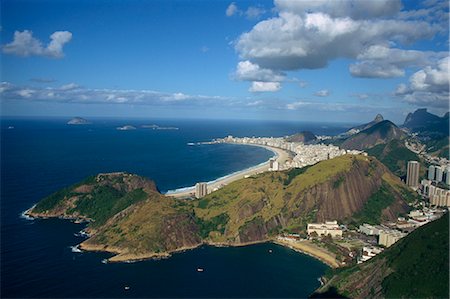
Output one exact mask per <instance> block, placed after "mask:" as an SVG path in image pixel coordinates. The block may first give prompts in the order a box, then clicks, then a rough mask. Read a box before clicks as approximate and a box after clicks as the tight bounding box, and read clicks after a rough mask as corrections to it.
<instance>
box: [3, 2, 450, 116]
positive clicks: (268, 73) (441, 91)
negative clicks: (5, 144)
mask: <svg viewBox="0 0 450 299" xmlns="http://www.w3.org/2000/svg"><path fill="white" fill-rule="evenodd" d="M0 9H1V27H0V47H1V54H0V55H1V56H0V58H1V74H0V75H1V79H0V81H1V83H0V84H1V85H0V100H1V110H0V115H1V116H4V117H5V116H64V117H74V116H81V117H87V118H88V117H94V116H100V117H101V116H104V117H144V118H198V119H200V118H210V119H211V118H212V119H214V118H220V119H259V120H294V121H317V122H352V123H358V122H367V121H369V120H371V119H373V118H374V117H375V115H376V114H378V113H381V114H382V115H383V116H384V117H385V119H389V120H392V121H394V122H396V123H399V124H401V123H403V121H404V119H405V117H406V115H407V113H409V112H412V111H414V110H415V109H417V108H428V109H429V111H430V112H433V113H436V114H438V115H443V114H444V113H445V112H447V111H448V110H449V60H450V58H449V52H448V51H449V48H448V47H449V4H448V1H446V0H444V1H439V0H425V1H400V0H315V1H303V0H296V1H293V0H275V1H235V2H232V1H206V0H203V1H200V0H198V1H189V0H182V1H181V0H180V1H171V0H166V1H162V0H161V1H137V0H132V1H114V0H113V1H99V0H90V1H88V0H76V1H75V0H67V1H56V0H53V1H52V0H50V1H48V0H47V1H40V0H28V1H22V0H14V1H11V0H2V1H1V2H0Z"/></svg>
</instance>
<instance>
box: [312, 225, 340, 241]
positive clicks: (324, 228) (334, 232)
mask: <svg viewBox="0 0 450 299" xmlns="http://www.w3.org/2000/svg"><path fill="white" fill-rule="evenodd" d="M306 231H307V233H308V236H314V235H316V236H318V237H323V236H328V235H329V236H331V237H332V238H336V237H342V229H341V227H340V226H339V224H338V223H337V221H325V223H308V227H307V230H306Z"/></svg>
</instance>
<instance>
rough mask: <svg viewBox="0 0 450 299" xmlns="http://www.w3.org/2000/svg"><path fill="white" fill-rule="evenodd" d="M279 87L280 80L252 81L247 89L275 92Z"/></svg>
mask: <svg viewBox="0 0 450 299" xmlns="http://www.w3.org/2000/svg"><path fill="white" fill-rule="evenodd" d="M280 89H281V84H280V82H260V81H253V82H252V86H250V88H249V91H251V92H275V91H278V90H280Z"/></svg>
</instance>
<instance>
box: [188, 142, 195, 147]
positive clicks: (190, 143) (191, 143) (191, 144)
mask: <svg viewBox="0 0 450 299" xmlns="http://www.w3.org/2000/svg"><path fill="white" fill-rule="evenodd" d="M187 145H189V146H193V145H195V143H193V142H188V144H187Z"/></svg>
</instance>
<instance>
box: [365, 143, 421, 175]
mask: <svg viewBox="0 0 450 299" xmlns="http://www.w3.org/2000/svg"><path fill="white" fill-rule="evenodd" d="M366 151H367V153H368V154H369V155H371V156H374V157H376V158H377V159H378V160H379V161H381V162H382V163H383V164H384V165H386V166H387V167H388V168H389V170H390V171H392V172H393V173H394V174H395V175H397V176H399V177H402V176H404V175H406V166H407V163H408V161H411V160H415V161H420V159H419V157H418V156H417V155H416V154H415V153H413V152H412V151H410V150H409V149H407V148H406V146H405V145H404V143H403V142H402V141H400V140H392V141H390V142H389V143H387V144H379V145H376V146H374V147H372V148H370V149H368V150H366Z"/></svg>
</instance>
